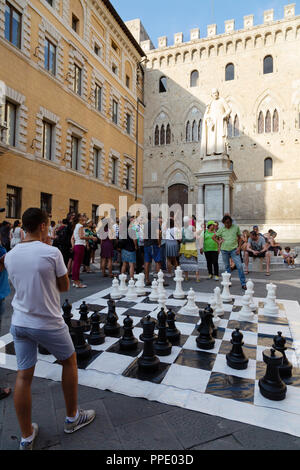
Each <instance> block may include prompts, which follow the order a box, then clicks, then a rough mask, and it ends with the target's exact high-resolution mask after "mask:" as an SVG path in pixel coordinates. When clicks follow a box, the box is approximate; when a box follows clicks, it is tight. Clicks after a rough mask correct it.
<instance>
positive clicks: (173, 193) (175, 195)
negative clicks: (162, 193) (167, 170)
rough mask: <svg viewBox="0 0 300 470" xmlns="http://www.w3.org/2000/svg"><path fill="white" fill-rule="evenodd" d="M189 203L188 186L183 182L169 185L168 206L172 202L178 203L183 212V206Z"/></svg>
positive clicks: (172, 203)
mask: <svg viewBox="0 0 300 470" xmlns="http://www.w3.org/2000/svg"><path fill="white" fill-rule="evenodd" d="M188 203H189V188H188V186H186V185H185V184H173V185H172V186H170V187H169V192H168V204H169V207H171V206H173V205H174V204H180V205H181V207H182V213H183V214H184V206H185V204H188Z"/></svg>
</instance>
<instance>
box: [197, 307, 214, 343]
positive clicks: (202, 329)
mask: <svg viewBox="0 0 300 470" xmlns="http://www.w3.org/2000/svg"><path fill="white" fill-rule="evenodd" d="M200 318H201V323H200V325H199V326H198V328H197V329H198V331H199V336H198V337H197V338H196V343H197V346H198V348H200V349H204V350H210V349H213V348H214V347H215V340H214V339H213V336H212V335H213V332H214V328H213V326H212V318H213V315H212V313H211V312H210V311H208V310H200Z"/></svg>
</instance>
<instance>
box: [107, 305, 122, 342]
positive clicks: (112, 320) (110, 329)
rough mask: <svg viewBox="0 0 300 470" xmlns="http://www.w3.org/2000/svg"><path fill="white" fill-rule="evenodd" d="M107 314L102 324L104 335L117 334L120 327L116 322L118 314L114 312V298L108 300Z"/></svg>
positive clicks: (114, 335)
mask: <svg viewBox="0 0 300 470" xmlns="http://www.w3.org/2000/svg"><path fill="white" fill-rule="evenodd" d="M107 304H108V314H107V318H106V323H105V325H104V333H105V335H106V336H111V337H116V336H119V334H120V331H121V327H120V325H119V323H118V319H119V317H118V315H117V314H116V303H115V301H114V300H111V299H110V300H108V302H107Z"/></svg>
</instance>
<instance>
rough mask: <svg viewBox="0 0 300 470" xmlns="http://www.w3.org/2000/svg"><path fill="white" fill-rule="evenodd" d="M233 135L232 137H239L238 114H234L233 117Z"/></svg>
mask: <svg viewBox="0 0 300 470" xmlns="http://www.w3.org/2000/svg"><path fill="white" fill-rule="evenodd" d="M233 135H234V137H239V135H240V120H239V117H238V115H236V116H235V118H234V128H233Z"/></svg>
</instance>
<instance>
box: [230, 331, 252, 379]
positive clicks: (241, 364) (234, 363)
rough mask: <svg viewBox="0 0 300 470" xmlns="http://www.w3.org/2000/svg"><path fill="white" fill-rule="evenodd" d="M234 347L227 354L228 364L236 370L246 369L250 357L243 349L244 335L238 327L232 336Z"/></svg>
mask: <svg viewBox="0 0 300 470" xmlns="http://www.w3.org/2000/svg"><path fill="white" fill-rule="evenodd" d="M231 338H232V339H231V341H230V342H231V344H232V349H231V351H230V353H228V354H226V361H227V365H228V366H229V367H231V368H232V369H235V370H245V369H247V367H248V363H249V359H248V358H247V357H246V355H245V354H244V351H243V345H244V342H243V335H242V333H241V332H240V330H239V328H236V329H235V331H234V332H233V333H232V336H231Z"/></svg>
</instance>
